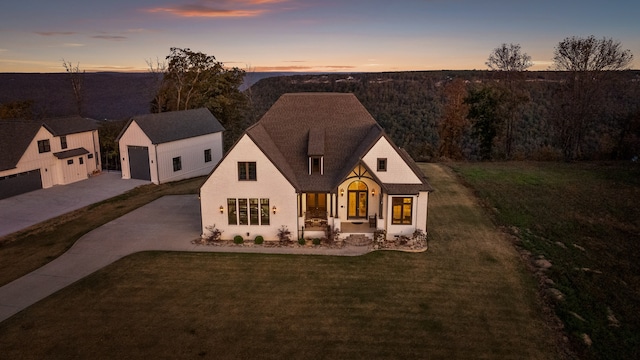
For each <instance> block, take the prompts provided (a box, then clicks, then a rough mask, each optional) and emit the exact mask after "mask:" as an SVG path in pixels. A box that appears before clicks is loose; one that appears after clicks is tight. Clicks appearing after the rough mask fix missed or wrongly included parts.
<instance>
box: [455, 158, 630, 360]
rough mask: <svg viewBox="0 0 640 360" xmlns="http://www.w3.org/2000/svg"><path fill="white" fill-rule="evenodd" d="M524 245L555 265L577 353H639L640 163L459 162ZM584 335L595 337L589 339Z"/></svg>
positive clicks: (562, 310)
mask: <svg viewBox="0 0 640 360" xmlns="http://www.w3.org/2000/svg"><path fill="white" fill-rule="evenodd" d="M453 167H454V169H455V170H456V172H458V173H459V174H460V175H461V176H462V177H463V178H464V180H465V181H466V182H468V183H469V184H470V186H471V187H472V188H474V189H475V190H476V191H477V194H478V195H479V196H480V197H481V198H482V199H483V201H484V202H485V204H486V205H487V207H488V208H489V209H490V211H491V212H492V213H493V214H494V215H495V219H496V221H497V222H498V224H500V225H503V226H506V227H508V228H509V229H511V231H512V232H514V233H515V234H517V236H518V237H519V238H520V246H521V247H522V248H524V249H526V250H528V251H530V252H531V253H532V257H531V259H532V260H536V259H538V258H539V257H541V256H543V257H544V258H546V259H548V260H549V261H550V262H551V263H552V267H551V268H550V269H549V270H548V271H547V272H546V276H547V277H548V278H550V279H551V280H552V281H553V284H552V285H550V286H549V287H550V288H555V289H558V290H560V291H561V292H562V293H563V294H564V297H565V299H564V300H561V301H556V300H554V303H555V309H556V313H557V314H558V316H559V317H560V319H562V321H563V322H564V324H565V326H566V329H565V330H566V332H567V334H568V335H569V337H570V339H571V340H572V342H573V343H574V346H575V348H576V349H577V353H578V354H580V355H581V356H582V357H584V358H594V359H638V358H640V291H639V289H640V262H639V261H638V252H639V250H640V166H639V165H638V164H634V163H630V162H627V163H576V164H566V163H527V162H510V163H482V164H473V163H467V164H455V165H454V166H453ZM584 334H586V335H588V336H589V338H590V339H591V341H592V344H591V346H588V345H586V344H585V341H584Z"/></svg>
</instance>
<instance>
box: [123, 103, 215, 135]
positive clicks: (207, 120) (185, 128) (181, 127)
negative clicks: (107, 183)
mask: <svg viewBox="0 0 640 360" xmlns="http://www.w3.org/2000/svg"><path fill="white" fill-rule="evenodd" d="M133 121H135V122H136V123H137V124H138V126H140V128H141V129H142V131H144V133H145V134H146V135H147V136H148V137H149V139H150V140H151V143H153V144H163V143H168V142H171V141H176V140H182V139H188V138H192V137H196V136H201V135H207V134H213V133H217V132H220V131H224V127H223V126H222V124H220V122H219V121H218V119H216V117H215V116H213V114H211V112H210V111H209V109H206V108H201V109H194V110H183V111H170V112H164V113H157V114H147V115H140V116H134V117H133V118H131V120H129V122H128V123H127V125H126V126H125V127H124V129H122V132H121V133H120V135H118V138H117V139H116V140H117V141H119V140H120V138H121V137H122V135H123V134H124V132H125V130H126V129H127V128H128V127H129V125H130V124H131V122H133Z"/></svg>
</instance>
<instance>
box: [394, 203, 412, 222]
mask: <svg viewBox="0 0 640 360" xmlns="http://www.w3.org/2000/svg"><path fill="white" fill-rule="evenodd" d="M391 206H392V207H393V218H392V219H391V223H392V224H394V225H411V218H412V213H411V212H412V209H413V198H410V197H394V198H392V200H391Z"/></svg>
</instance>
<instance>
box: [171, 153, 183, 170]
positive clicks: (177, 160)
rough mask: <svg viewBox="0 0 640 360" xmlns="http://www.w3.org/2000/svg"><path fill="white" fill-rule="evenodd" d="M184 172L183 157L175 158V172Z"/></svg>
mask: <svg viewBox="0 0 640 360" xmlns="http://www.w3.org/2000/svg"><path fill="white" fill-rule="evenodd" d="M180 170H182V157H181V156H178V157H174V158H173V171H180Z"/></svg>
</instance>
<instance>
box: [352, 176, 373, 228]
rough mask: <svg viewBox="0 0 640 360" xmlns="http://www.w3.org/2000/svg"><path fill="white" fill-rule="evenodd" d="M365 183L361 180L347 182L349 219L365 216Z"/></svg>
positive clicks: (366, 194)
mask: <svg viewBox="0 0 640 360" xmlns="http://www.w3.org/2000/svg"><path fill="white" fill-rule="evenodd" d="M367 190H368V188H367V184H365V183H363V182H362V181H354V182H352V183H351V184H349V190H348V199H349V212H348V213H347V218H349V219H364V218H366V217H367V205H368V204H367V199H368V198H369V197H368V192H367Z"/></svg>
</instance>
